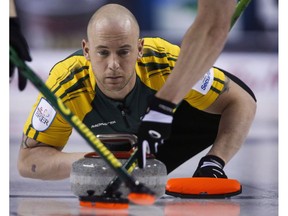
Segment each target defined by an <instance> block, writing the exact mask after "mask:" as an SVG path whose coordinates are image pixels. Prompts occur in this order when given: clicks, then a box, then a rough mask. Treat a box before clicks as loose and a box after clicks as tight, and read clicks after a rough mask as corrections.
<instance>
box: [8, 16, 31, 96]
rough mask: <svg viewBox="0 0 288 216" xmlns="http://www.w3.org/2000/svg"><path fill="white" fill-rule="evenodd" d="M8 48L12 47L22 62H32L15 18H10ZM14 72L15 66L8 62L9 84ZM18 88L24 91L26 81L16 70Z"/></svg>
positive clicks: (19, 71)
mask: <svg viewBox="0 0 288 216" xmlns="http://www.w3.org/2000/svg"><path fill="white" fill-rule="evenodd" d="M9 27H10V38H9V42H10V46H12V47H13V48H14V49H15V50H16V52H17V54H18V55H19V57H20V58H21V59H22V60H23V61H29V62H30V61H32V59H31V56H30V53H29V47H28V44H27V41H26V39H25V37H24V36H23V34H22V32H21V29H20V24H19V20H18V18H17V17H10V23H9ZM14 71H15V65H14V64H13V63H12V62H11V61H10V71H9V77H10V82H11V80H12V78H13V75H14ZM18 77H19V78H18V88H19V89H20V91H22V90H24V89H25V87H26V84H27V79H26V78H25V77H24V76H23V75H22V73H21V70H20V69H19V68H18Z"/></svg>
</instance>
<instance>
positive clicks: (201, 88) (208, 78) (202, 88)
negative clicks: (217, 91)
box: [192, 69, 214, 95]
mask: <svg viewBox="0 0 288 216" xmlns="http://www.w3.org/2000/svg"><path fill="white" fill-rule="evenodd" d="M213 79H214V71H213V69H210V70H209V71H208V72H207V73H206V74H204V76H203V78H202V79H201V80H199V81H198V82H197V83H196V84H195V85H194V86H193V88H192V89H193V90H195V91H197V92H199V93H201V94H203V95H206V94H207V92H208V91H209V90H210V88H211V86H212V84H213Z"/></svg>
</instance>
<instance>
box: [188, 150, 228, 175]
mask: <svg viewBox="0 0 288 216" xmlns="http://www.w3.org/2000/svg"><path fill="white" fill-rule="evenodd" d="M224 166H225V162H224V161H223V160H222V159H221V158H219V157H217V156H214V155H207V156H205V157H203V158H201V160H200V162H199V164H198V167H197V169H196V171H195V173H194V174H193V177H212V178H227V176H226V174H225V172H224V171H223V168H224Z"/></svg>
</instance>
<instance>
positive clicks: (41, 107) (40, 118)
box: [32, 98, 56, 131]
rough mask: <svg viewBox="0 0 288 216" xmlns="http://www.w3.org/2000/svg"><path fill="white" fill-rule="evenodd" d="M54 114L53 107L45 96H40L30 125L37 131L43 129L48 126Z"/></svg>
mask: <svg viewBox="0 0 288 216" xmlns="http://www.w3.org/2000/svg"><path fill="white" fill-rule="evenodd" d="M55 116H56V111H55V109H54V108H53V107H52V106H51V105H50V103H48V101H47V100H46V99H45V98H41V99H40V102H39V104H38V106H37V107H36V109H35V111H34V114H33V117H32V126H33V128H34V129H35V130H37V131H45V130H47V129H48V128H49V126H50V125H51V123H52V121H53V119H54V117H55Z"/></svg>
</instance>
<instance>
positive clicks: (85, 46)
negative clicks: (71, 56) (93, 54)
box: [82, 39, 90, 61]
mask: <svg viewBox="0 0 288 216" xmlns="http://www.w3.org/2000/svg"><path fill="white" fill-rule="evenodd" d="M82 50H83V55H84V56H85V58H86V60H87V61H90V55H89V47H88V41H86V40H85V39H83V40H82Z"/></svg>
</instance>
